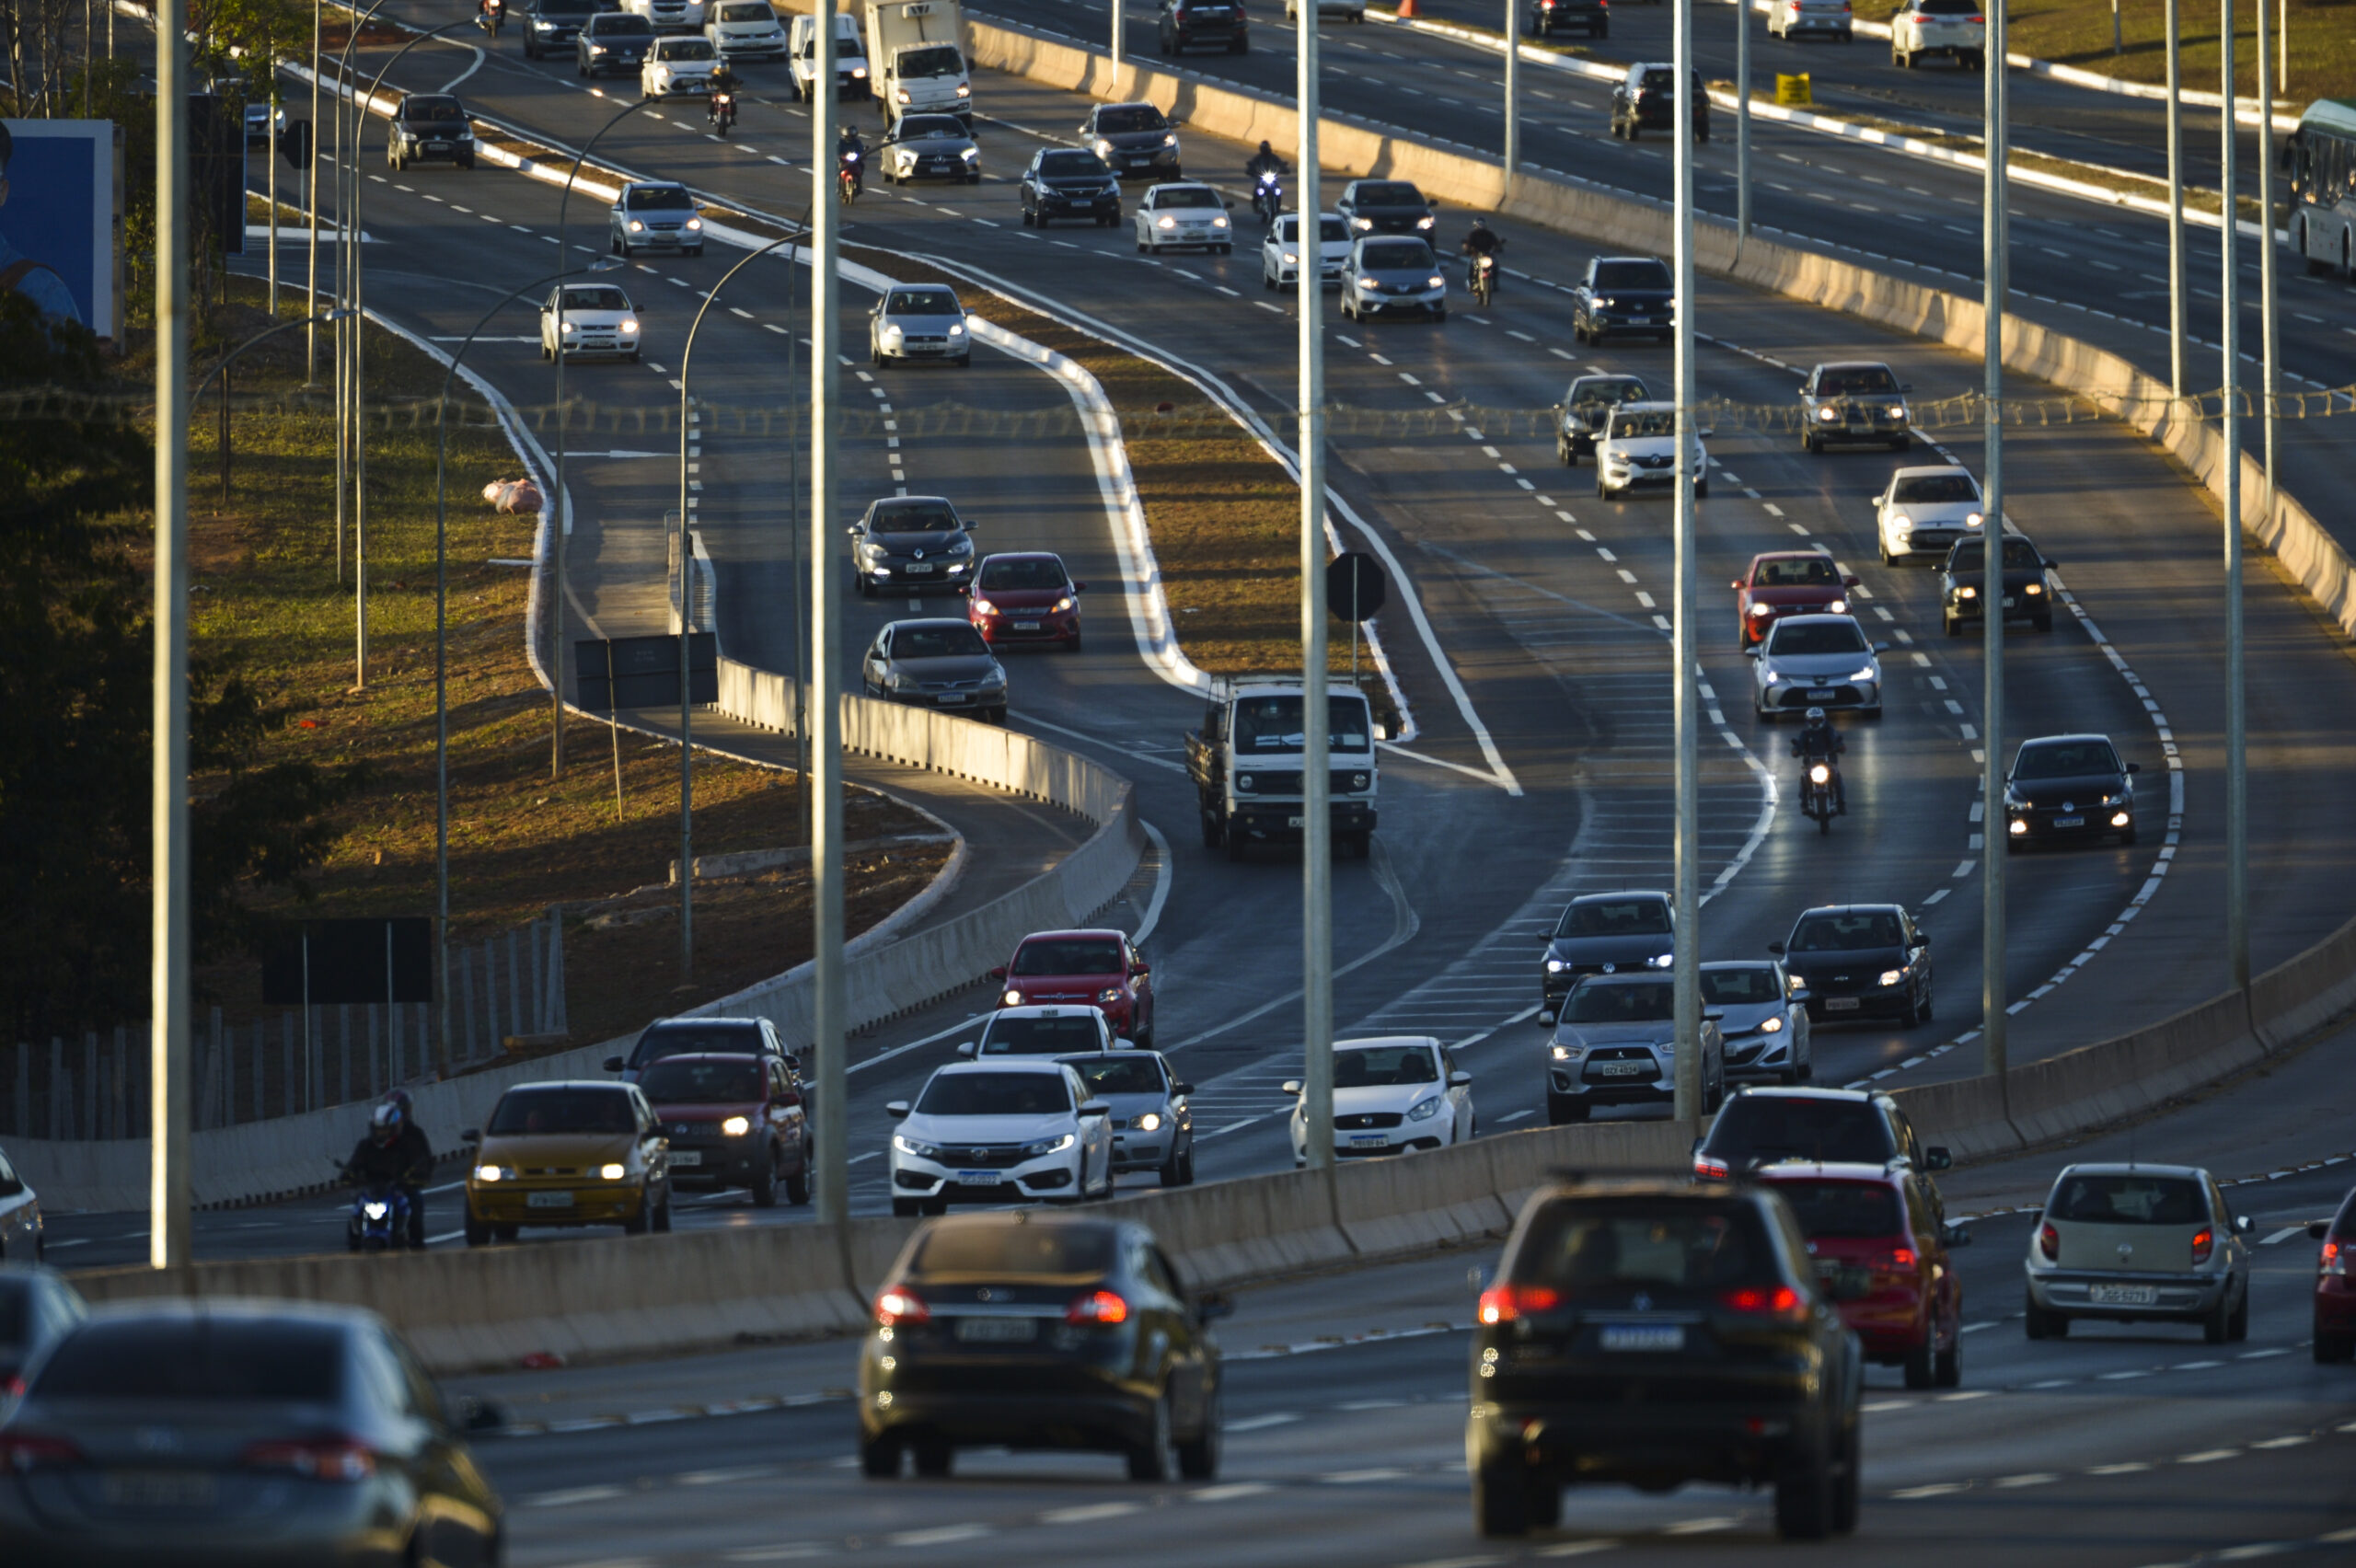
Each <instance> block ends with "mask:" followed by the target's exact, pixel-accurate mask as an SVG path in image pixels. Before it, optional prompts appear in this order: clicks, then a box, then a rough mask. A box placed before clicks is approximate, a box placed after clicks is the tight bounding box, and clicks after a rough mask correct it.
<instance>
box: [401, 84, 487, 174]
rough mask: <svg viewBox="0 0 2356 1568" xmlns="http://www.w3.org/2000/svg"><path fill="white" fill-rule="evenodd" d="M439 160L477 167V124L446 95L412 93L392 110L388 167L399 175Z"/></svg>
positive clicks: (459, 104) (463, 106) (455, 100)
mask: <svg viewBox="0 0 2356 1568" xmlns="http://www.w3.org/2000/svg"><path fill="white" fill-rule="evenodd" d="M437 158H438V159H442V160H445V161H446V162H449V163H454V164H456V165H457V166H458V167H460V168H472V167H475V127H474V121H473V120H472V119H470V118H468V114H467V110H466V106H465V105H464V104H462V103H460V102H459V101H458V100H457V99H456V98H452V97H451V96H450V95H449V94H447V93H411V94H410V95H409V96H408V97H407V98H403V99H401V106H400V108H398V109H397V110H394V111H393V123H392V127H391V129H389V130H387V132H386V133H385V166H386V167H387V168H390V169H392V170H394V171H395V172H396V173H398V171H400V170H402V169H405V168H407V167H409V166H410V165H411V164H413V163H423V162H426V161H428V160H432V159H437Z"/></svg>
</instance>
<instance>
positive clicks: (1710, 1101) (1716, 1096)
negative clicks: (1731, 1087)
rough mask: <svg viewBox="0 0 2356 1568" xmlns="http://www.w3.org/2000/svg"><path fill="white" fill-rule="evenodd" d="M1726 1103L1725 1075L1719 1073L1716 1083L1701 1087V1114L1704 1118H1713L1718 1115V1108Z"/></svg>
mask: <svg viewBox="0 0 2356 1568" xmlns="http://www.w3.org/2000/svg"><path fill="white" fill-rule="evenodd" d="M1726 1102H1727V1082H1726V1075H1725V1073H1724V1072H1723V1071H1721V1072H1720V1073H1719V1075H1718V1078H1717V1081H1716V1082H1715V1083H1705V1084H1703V1086H1702V1114H1703V1115H1704V1116H1715V1115H1716V1114H1717V1113H1718V1107H1719V1106H1721V1105H1724V1104H1725V1103H1726Z"/></svg>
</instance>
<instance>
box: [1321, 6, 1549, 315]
mask: <svg viewBox="0 0 2356 1568" xmlns="http://www.w3.org/2000/svg"><path fill="white" fill-rule="evenodd" d="M1502 3H1503V4H1504V6H1505V8H1506V139H1505V145H1504V147H1503V149H1502V153H1503V156H1502V157H1501V158H1500V160H1499V167H1501V168H1503V170H1504V171H1505V177H1506V179H1505V194H1504V199H1505V200H1506V201H1508V202H1510V201H1512V200H1513V177H1514V176H1515V175H1517V174H1519V173H1520V172H1521V18H1520V17H1519V14H1517V13H1516V11H1515V9H1514V7H1515V6H1518V5H1519V4H1520V3H1521V0H1502ZM1300 14H1301V24H1300V25H1301V31H1302V32H1303V34H1304V35H1305V34H1307V33H1310V32H1313V31H1315V30H1316V28H1317V0H1301V7H1300ZM1301 254H1302V255H1303V256H1307V255H1308V254H1309V252H1308V251H1306V250H1304V251H1302V252H1301ZM1318 270H1319V271H1321V272H1322V271H1323V270H1324V263H1323V262H1322V261H1320V262H1319V263H1318Z"/></svg>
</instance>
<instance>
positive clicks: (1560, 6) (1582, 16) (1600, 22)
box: [1530, 0, 1611, 38]
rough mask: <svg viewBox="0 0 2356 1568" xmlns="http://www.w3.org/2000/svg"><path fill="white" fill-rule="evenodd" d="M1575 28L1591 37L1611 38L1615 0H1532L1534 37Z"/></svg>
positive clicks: (1543, 36)
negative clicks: (1612, 2)
mask: <svg viewBox="0 0 2356 1568" xmlns="http://www.w3.org/2000/svg"><path fill="white" fill-rule="evenodd" d="M1572 28H1576V29H1579V30H1580V31H1581V32H1583V33H1585V34H1587V36H1588V37H1589V38H1610V37H1611V0H1530V36H1531V37H1533V38H1552V37H1553V36H1554V35H1555V34H1556V33H1558V32H1565V31H1568V30H1569V29H1572Z"/></svg>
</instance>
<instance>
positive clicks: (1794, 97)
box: [1775, 71, 1816, 109]
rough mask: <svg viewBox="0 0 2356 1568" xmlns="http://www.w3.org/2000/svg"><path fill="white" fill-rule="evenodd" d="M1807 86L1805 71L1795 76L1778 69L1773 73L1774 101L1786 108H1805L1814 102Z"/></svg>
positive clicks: (1814, 99) (1813, 96)
mask: <svg viewBox="0 0 2356 1568" xmlns="http://www.w3.org/2000/svg"><path fill="white" fill-rule="evenodd" d="M1808 86H1809V84H1808V74H1807V72H1806V71H1802V72H1801V73H1800V74H1799V75H1796V76H1795V75H1785V74H1784V73H1783V72H1780V71H1779V72H1777V73H1776V74H1775V101H1776V102H1777V103H1779V104H1782V105H1783V106H1784V108H1786V109H1806V108H1807V107H1809V106H1810V105H1812V104H1814V103H1815V102H1816V98H1815V95H1814V94H1813V93H1811V92H1810V91H1809V90H1808Z"/></svg>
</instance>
